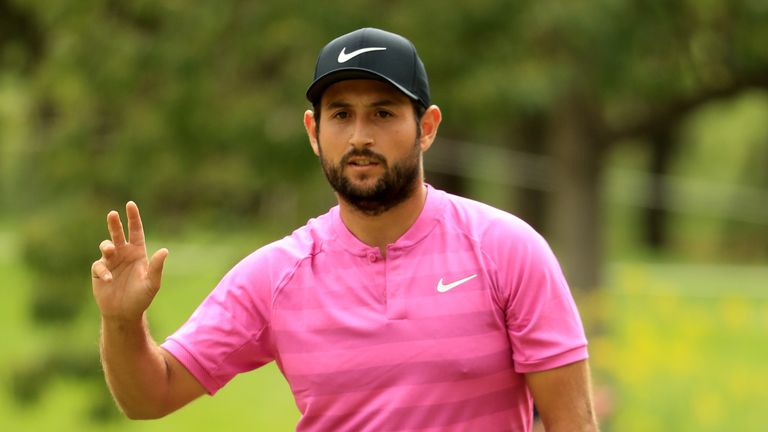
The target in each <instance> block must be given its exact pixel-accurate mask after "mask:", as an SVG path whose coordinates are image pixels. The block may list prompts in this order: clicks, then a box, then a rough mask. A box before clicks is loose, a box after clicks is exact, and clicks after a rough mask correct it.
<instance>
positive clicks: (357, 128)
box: [349, 116, 373, 148]
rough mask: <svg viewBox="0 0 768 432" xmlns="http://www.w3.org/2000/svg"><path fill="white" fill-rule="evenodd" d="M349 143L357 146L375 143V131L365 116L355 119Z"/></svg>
mask: <svg viewBox="0 0 768 432" xmlns="http://www.w3.org/2000/svg"><path fill="white" fill-rule="evenodd" d="M349 144H350V145H351V146H353V147H355V148H363V147H370V146H372V145H373V133H372V130H371V127H370V125H369V124H368V122H367V121H366V119H365V118H363V116H360V117H358V118H357V119H355V122H354V123H353V125H352V130H351V135H350V137H349Z"/></svg>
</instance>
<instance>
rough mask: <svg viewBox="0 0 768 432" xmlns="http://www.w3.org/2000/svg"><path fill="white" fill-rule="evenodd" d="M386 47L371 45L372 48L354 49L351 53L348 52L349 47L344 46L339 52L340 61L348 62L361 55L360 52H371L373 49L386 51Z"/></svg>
mask: <svg viewBox="0 0 768 432" xmlns="http://www.w3.org/2000/svg"><path fill="white" fill-rule="evenodd" d="M385 49H386V48H384V47H371V48H360V49H359V50H354V51H352V52H351V53H349V54H347V52H346V51H347V47H344V48H342V49H341V52H340V53H339V58H338V61H339V63H346V62H348V61H349V60H351V59H353V58H355V57H357V56H359V55H360V54H363V53H367V52H371V51H384V50H385Z"/></svg>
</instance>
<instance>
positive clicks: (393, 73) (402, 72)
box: [307, 28, 429, 108]
mask: <svg viewBox="0 0 768 432" xmlns="http://www.w3.org/2000/svg"><path fill="white" fill-rule="evenodd" d="M360 78H367V79H371V78H373V79H378V80H384V81H386V82H389V83H390V84H392V85H393V86H395V87H397V88H398V89H399V90H400V91H402V92H403V93H405V94H406V95H407V96H408V97H410V98H411V99H413V100H415V101H418V102H419V103H421V104H422V105H424V107H425V108H428V107H429V81H428V80H427V71H426V70H425V69H424V64H423V63H422V62H421V59H420V58H419V55H418V53H417V52H416V47H415V46H413V44H412V43H411V41H409V40H408V39H406V38H404V37H402V36H400V35H397V34H395V33H390V32H387V31H384V30H379V29H375V28H363V29H359V30H355V31H353V32H352V33H347V34H345V35H343V36H339V37H338V38H336V39H334V40H332V41H331V42H329V43H328V45H326V46H325V47H323V49H322V51H320V55H319V56H318V58H317V64H316V65H315V76H314V79H313V81H312V84H311V85H310V86H309V88H308V89H307V99H309V101H310V102H312V103H313V104H315V103H317V102H319V101H320V98H321V97H322V95H323V92H324V91H325V89H326V88H328V86H330V85H331V84H334V83H337V82H339V81H343V80H348V79H360Z"/></svg>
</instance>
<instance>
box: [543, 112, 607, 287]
mask: <svg viewBox="0 0 768 432" xmlns="http://www.w3.org/2000/svg"><path fill="white" fill-rule="evenodd" d="M588 100H589V99H587V98H579V97H571V98H566V99H564V100H562V101H561V103H560V104H559V105H558V106H557V107H556V109H555V110H554V111H553V116H552V118H551V121H550V124H549V130H550V133H549V136H548V139H547V141H548V142H547V145H548V149H549V152H550V154H551V156H552V162H553V170H552V180H553V181H552V184H553V190H552V193H551V194H550V197H551V201H550V204H549V222H548V226H549V227H550V231H549V234H550V235H549V240H550V242H551V243H552V246H553V249H554V251H555V254H557V256H558V258H559V260H560V263H561V265H562V267H563V271H564V272H565V275H566V277H567V278H568V281H569V283H570V285H571V286H572V287H574V288H578V289H582V290H592V289H596V288H599V287H600V284H601V270H602V269H601V267H602V266H601V264H602V238H601V231H602V226H601V199H600V179H601V176H602V162H603V155H604V150H605V145H604V142H603V135H602V134H601V133H599V131H600V128H599V125H600V123H599V120H598V119H599V117H598V115H596V113H597V110H595V109H594V108H593V107H591V106H590V105H589V104H588V103H587V101H588Z"/></svg>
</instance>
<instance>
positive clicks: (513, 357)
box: [163, 187, 587, 431]
mask: <svg viewBox="0 0 768 432" xmlns="http://www.w3.org/2000/svg"><path fill="white" fill-rule="evenodd" d="M586 344H587V342H586V338H585V336H584V331H583V329H582V325H581V321H580V318H579V315H578V312H577V310H576V306H575V305H574V302H573V299H572V297H571V294H570V291H569V289H568V286H567V284H566V282H565V279H564V278H563V275H562V272H561V270H560V266H559V265H558V263H557V260H556V259H555V257H554V255H553V254H552V252H551V250H550V248H549V246H548V245H547V244H546V242H545V241H544V239H543V238H542V237H541V236H539V235H538V234H537V233H536V232H534V231H533V230H532V229H531V228H530V227H529V226H528V225H527V224H525V223H524V222H522V221H521V220H520V219H518V218H516V217H514V216H512V215H510V214H508V213H505V212H502V211H500V210H497V209H494V208H492V207H489V206H487V205H484V204H481V203H478V202H475V201H471V200H468V199H465V198H461V197H457V196H454V195H450V194H447V193H445V192H442V191H438V190H435V189H433V188H431V187H430V188H429V189H428V196H427V201H426V204H425V206H424V209H423V211H422V213H421V215H420V216H419V218H418V219H417V220H416V222H415V223H414V224H413V226H412V227H411V228H410V229H409V230H408V231H407V232H406V233H405V234H404V235H403V236H402V237H401V238H400V239H399V240H397V241H396V242H395V243H394V244H391V245H389V246H387V255H386V258H384V257H382V255H381V254H380V253H379V250H378V249H377V248H375V247H370V246H367V245H365V244H363V243H362V242H360V240H358V239H357V238H356V237H354V236H353V235H352V234H351V233H350V232H349V231H348V230H347V228H346V227H345V226H344V224H343V222H342V221H341V218H340V216H339V209H338V207H334V208H333V209H331V210H330V211H329V212H328V213H326V214H325V215H323V216H320V217H318V218H317V219H313V220H310V221H309V222H308V223H307V225H305V226H304V227H302V228H300V229H298V230H296V231H295V232H294V233H293V234H291V235H290V236H288V237H285V238H283V239H282V240H279V241H277V242H274V243H272V244H269V245H267V246H264V247H262V248H261V249H259V250H257V251H256V252H254V253H253V254H251V255H250V256H248V257H247V258H245V259H244V260H243V261H242V262H240V263H239V264H238V265H236V266H235V267H234V268H233V269H232V270H231V271H230V272H229V273H228V274H227V275H226V276H225V277H224V278H223V279H222V281H221V282H220V283H219V285H218V286H217V287H216V289H215V290H214V291H213V292H212V293H211V294H210V295H209V296H208V298H207V299H206V300H205V301H204V302H203V303H202V304H201V306H200V307H199V308H198V309H197V310H196V311H195V312H194V314H193V315H192V316H191V317H190V319H189V321H188V322H187V323H186V324H184V325H183V326H182V327H181V328H180V329H179V330H178V331H177V332H176V333H175V334H173V335H172V336H170V337H169V338H168V339H167V340H166V341H165V342H164V343H163V347H164V348H166V349H167V350H168V351H170V352H171V353H172V354H173V355H174V356H176V357H177V358H178V359H179V360H180V361H181V362H182V363H183V364H184V365H185V366H186V367H187V368H188V369H189V371H190V372H191V373H192V374H193V375H194V376H195V377H196V378H197V379H198V380H199V381H200V382H201V383H202V384H203V386H204V387H205V388H206V389H207V390H208V392H209V393H211V394H213V393H215V392H216V391H217V390H218V389H219V388H221V387H222V386H224V385H225V384H226V383H227V382H228V381H229V380H230V379H232V378H233V377H234V376H235V375H236V374H238V373H241V372H246V371H249V370H252V369H255V368H258V367H260V366H262V365H264V364H265V363H268V362H270V361H272V360H275V361H276V362H277V364H278V366H279V367H280V370H281V371H282V372H283V374H284V375H285V377H286V379H287V381H288V383H289V385H290V387H291V390H292V392H293V394H294V397H295V399H296V404H297V406H298V408H299V411H300V412H301V419H300V421H299V424H298V425H297V430H300V431H368V430H370V431H386V430H400V431H402V430H408V431H416V430H418V431H438V430H440V431H453V430H455V431H466V430H478V431H479V430H482V431H490V430H494V431H496V430H513V431H526V430H529V429H530V427H531V416H532V414H531V409H532V401H531V396H530V393H529V391H528V389H527V387H526V384H525V380H524V376H523V374H524V373H527V372H533V371H541V370H546V369H551V368H555V367H558V366H562V365H565V364H569V363H572V362H575V361H578V360H582V359H585V358H586V357H587V348H586Z"/></svg>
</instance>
